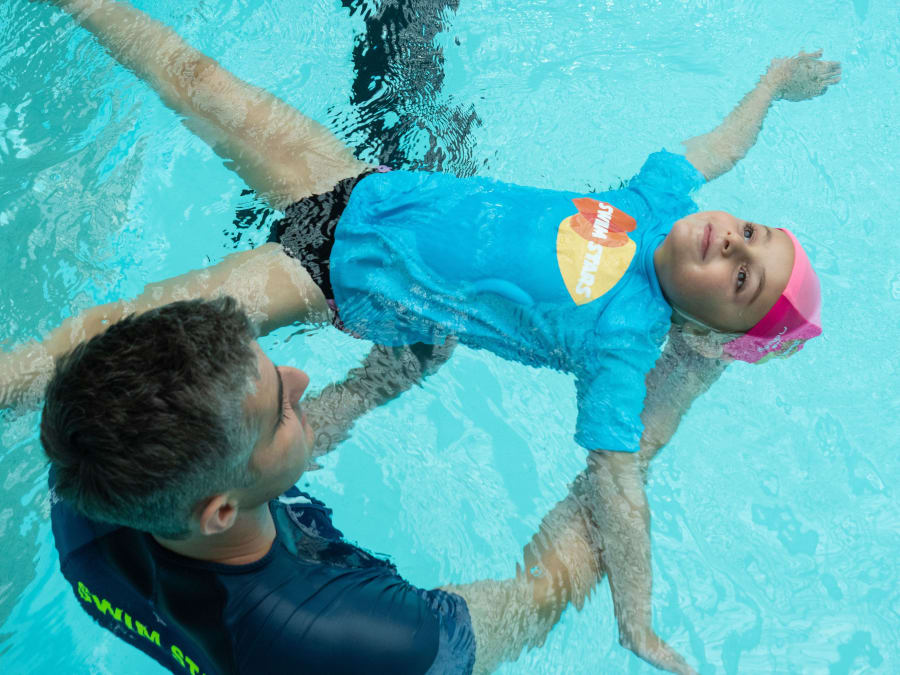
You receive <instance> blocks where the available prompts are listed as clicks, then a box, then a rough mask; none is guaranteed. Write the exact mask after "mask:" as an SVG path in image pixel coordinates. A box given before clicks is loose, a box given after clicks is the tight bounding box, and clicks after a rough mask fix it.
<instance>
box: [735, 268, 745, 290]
mask: <svg viewBox="0 0 900 675" xmlns="http://www.w3.org/2000/svg"><path fill="white" fill-rule="evenodd" d="M746 280H747V272H745V271H744V270H740V271H739V272H738V275H737V289H738V290H741V288H742V287H743V285H744V282H745V281H746Z"/></svg>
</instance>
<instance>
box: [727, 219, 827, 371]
mask: <svg viewBox="0 0 900 675" xmlns="http://www.w3.org/2000/svg"><path fill="white" fill-rule="evenodd" d="M780 229H781V230H782V232H786V233H787V235H788V236H789V237H790V238H791V242H792V243H793V244H794V266H793V269H791V277H790V279H788V283H787V286H786V287H785V289H784V292H783V293H782V294H781V297H780V298H778V301H777V302H776V303H775V304H774V305H772V309H770V310H769V312H768V313H767V314H766V315H765V316H764V317H763V318H762V319H760V320H759V323H757V324H756V325H755V326H753V328H751V329H750V330H748V331H747V332H746V333H744V334H743V335H741V336H740V337H738V338H735V339H734V340H732V341H731V342H727V343H725V345H724V346H723V350H724V351H725V353H726V354H728V355H729V356H731V357H732V358H735V359H738V360H740V361H746V362H747V363H757V362H759V361H760V360H763V359H766V360H768V357H773V356H790V355H791V354H794V353H796V352H797V351H799V350H800V349H802V348H803V343H804V342H805V341H806V340H809V339H810V338H814V337H816V336H817V335H821V333H822V320H821V316H820V313H821V308H822V296H821V293H820V291H819V278H818V277H817V276H816V273H815V271H814V270H813V268H812V265H810V263H809V258H807V257H806V252H805V251H804V250H803V247H802V246H800V242H799V241H797V238H796V237H795V236H794V235H793V234H791V232H790V231H789V230H785V229H784V228H780Z"/></svg>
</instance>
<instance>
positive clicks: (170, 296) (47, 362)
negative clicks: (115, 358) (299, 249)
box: [0, 244, 329, 407]
mask: <svg viewBox="0 0 900 675" xmlns="http://www.w3.org/2000/svg"><path fill="white" fill-rule="evenodd" d="M223 295H230V296H232V297H234V298H235V299H236V300H237V301H238V302H239V303H240V304H241V306H242V307H243V308H244V310H245V311H246V312H247V314H248V316H249V317H250V318H251V319H252V320H253V321H254V323H255V324H256V325H257V326H258V328H259V331H260V333H262V334H266V333H268V332H271V331H272V330H275V329H276V328H279V327H281V326H286V325H289V324H291V323H294V322H305V323H324V322H326V321H328V319H329V309H328V304H327V303H326V301H325V297H324V296H323V295H322V292H321V291H320V290H319V288H318V287H317V286H316V285H315V283H314V282H313V281H312V279H311V278H310V276H309V274H308V273H307V272H306V270H305V269H303V267H302V266H301V265H300V264H299V263H298V262H297V261H295V260H294V259H293V258H290V257H289V256H288V255H286V254H285V253H284V251H283V250H282V248H281V247H280V246H278V245H277V244H266V245H265V246H261V247H259V248H256V249H253V250H251V251H242V252H240V253H233V254H231V255H229V256H228V257H226V258H225V259H224V260H223V261H222V262H220V263H219V264H217V265H213V266H212V267H208V268H204V269H200V270H194V271H191V272H187V273H186V274H182V275H179V276H177V277H173V278H171V279H166V280H165V281H161V282H158V283H153V284H148V285H147V286H146V288H145V289H144V291H143V292H142V293H141V294H140V295H138V296H137V297H136V298H134V299H133V300H119V301H117V302H111V303H108V304H105V305H99V306H97V307H92V308H90V309H87V310H85V311H83V312H81V313H80V314H78V315H77V316H74V317H71V318H69V319H66V320H65V321H64V322H63V323H62V325H60V326H59V327H58V328H56V329H55V330H53V331H51V332H50V334H49V335H47V337H46V338H45V339H44V340H43V341H42V342H41V343H35V342H31V343H27V344H24V345H20V346H19V347H17V348H16V349H15V350H13V351H12V352H9V353H5V354H2V355H0V407H9V406H12V405H17V404H19V403H23V402H28V400H30V398H31V397H32V396H33V395H34V393H35V392H34V387H36V386H37V387H40V383H41V382H42V381H45V380H46V379H49V376H50V373H51V372H52V370H53V364H54V361H55V359H56V358H58V357H59V356H61V355H63V354H65V353H66V352H68V351H70V350H71V349H72V348H73V347H75V346H76V345H77V344H79V343H81V342H84V341H86V340H89V339H91V338H92V337H94V336H95V335H97V334H99V333H100V332H102V331H104V330H105V329H106V328H107V327H108V326H110V325H111V324H113V323H115V322H117V321H119V320H120V319H122V318H123V317H125V316H128V315H129V314H139V313H141V312H146V311H147V310H150V309H153V308H155V307H160V306H162V305H165V304H168V303H170V302H174V301H176V300H190V299H193V298H208V299H209V298H216V297H220V296H223ZM26 399H27V400H26Z"/></svg>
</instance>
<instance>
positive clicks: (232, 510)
mask: <svg viewBox="0 0 900 675" xmlns="http://www.w3.org/2000/svg"><path fill="white" fill-rule="evenodd" d="M237 514H238V507H237V503H236V502H235V501H234V499H233V498H232V497H229V495H227V494H221V495H214V496H213V497H210V498H209V499H206V500H204V501H203V502H201V503H200V504H198V505H197V508H196V509H194V518H196V520H197V525H198V528H199V530H200V533H201V534H205V535H212V534H221V533H222V532H224V531H225V530H227V529H228V528H230V527H231V526H232V525H234V521H235V519H236V518H237Z"/></svg>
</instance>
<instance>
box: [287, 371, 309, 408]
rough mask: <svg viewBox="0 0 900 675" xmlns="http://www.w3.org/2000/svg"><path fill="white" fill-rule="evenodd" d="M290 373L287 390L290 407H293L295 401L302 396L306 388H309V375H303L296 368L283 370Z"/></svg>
mask: <svg viewBox="0 0 900 675" xmlns="http://www.w3.org/2000/svg"><path fill="white" fill-rule="evenodd" d="M285 370H287V371H288V372H289V373H290V384H289V385H288V386H289V387H290V388H289V389H288V392H289V393H288V396H289V398H290V401H291V405H295V404H296V403H297V401H299V400H300V398H301V397H302V396H303V392H305V391H306V388H307V387H308V386H309V375H307V374H306V373H304V372H303V371H302V370H299V369H297V368H290V367H288V368H285Z"/></svg>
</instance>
